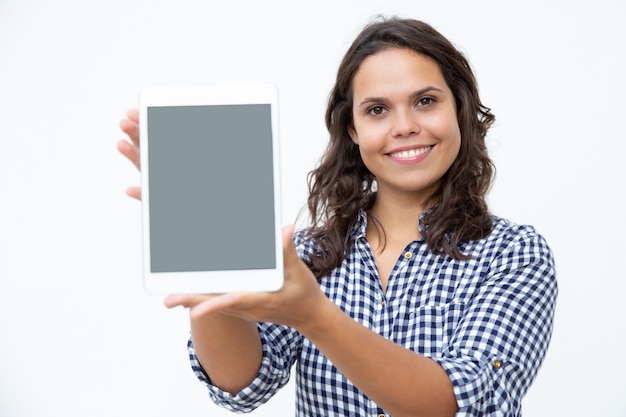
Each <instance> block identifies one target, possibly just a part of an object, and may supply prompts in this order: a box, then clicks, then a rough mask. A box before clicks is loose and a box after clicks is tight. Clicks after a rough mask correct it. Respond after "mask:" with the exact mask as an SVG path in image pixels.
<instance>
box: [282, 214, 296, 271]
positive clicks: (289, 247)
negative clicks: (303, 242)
mask: <svg viewBox="0 0 626 417" xmlns="http://www.w3.org/2000/svg"><path fill="white" fill-rule="evenodd" d="M293 232H294V225H293V224H290V225H287V226H284V227H283V258H284V259H283V260H284V262H285V266H288V265H291V264H293V262H298V261H300V258H299V257H298V253H297V252H296V247H295V245H294V244H293Z"/></svg>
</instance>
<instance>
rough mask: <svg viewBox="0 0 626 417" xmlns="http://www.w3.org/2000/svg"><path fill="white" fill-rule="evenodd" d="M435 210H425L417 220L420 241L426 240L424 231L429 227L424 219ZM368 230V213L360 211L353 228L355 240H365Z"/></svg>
mask: <svg viewBox="0 0 626 417" xmlns="http://www.w3.org/2000/svg"><path fill="white" fill-rule="evenodd" d="M433 208H434V207H431V208H429V209H428V210H424V212H423V213H422V214H420V216H419V218H418V220H417V229H418V230H419V232H420V236H422V237H421V238H420V240H424V239H423V236H424V230H425V229H427V226H426V225H425V224H424V217H426V215H427V214H428V213H430V212H431V211H432V210H433ZM366 230H367V212H366V211H365V210H364V209H360V210H359V214H358V216H357V220H356V223H355V224H354V226H353V227H352V236H353V238H354V240H358V239H360V238H364V237H365V231H366Z"/></svg>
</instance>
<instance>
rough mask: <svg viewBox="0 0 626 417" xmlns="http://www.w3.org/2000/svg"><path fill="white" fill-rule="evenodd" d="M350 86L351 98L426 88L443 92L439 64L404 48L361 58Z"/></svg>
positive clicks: (387, 50)
mask: <svg viewBox="0 0 626 417" xmlns="http://www.w3.org/2000/svg"><path fill="white" fill-rule="evenodd" d="M352 85H353V93H354V95H355V96H359V95H362V94H365V95H370V94H374V93H375V94H377V95H380V94H382V93H384V92H389V93H391V92H394V91H397V90H405V89H409V90H412V91H415V90H418V89H422V88H424V87H427V86H432V87H437V88H440V89H444V88H445V89H447V84H446V81H445V79H444V77H443V73H442V72H441V69H440V68H439V65H437V63H435V61H433V60H432V59H431V58H428V57H426V56H424V55H421V54H418V53H417V52H415V51H413V50H411V49H407V48H389V49H385V50H382V51H379V52H377V53H375V54H373V55H370V56H368V57H367V58H365V59H364V60H363V62H361V65H360V66H359V68H358V70H357V71H356V73H355V75H354V78H353V80H352Z"/></svg>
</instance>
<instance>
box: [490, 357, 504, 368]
mask: <svg viewBox="0 0 626 417" xmlns="http://www.w3.org/2000/svg"><path fill="white" fill-rule="evenodd" d="M492 365H493V368H494V369H500V368H502V362H500V361H499V360H498V359H496V360H495V361H493V363H492Z"/></svg>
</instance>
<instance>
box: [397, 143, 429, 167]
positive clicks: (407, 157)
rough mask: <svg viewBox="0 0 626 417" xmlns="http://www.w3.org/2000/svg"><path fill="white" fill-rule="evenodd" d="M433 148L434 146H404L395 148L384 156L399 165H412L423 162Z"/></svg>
mask: <svg viewBox="0 0 626 417" xmlns="http://www.w3.org/2000/svg"><path fill="white" fill-rule="evenodd" d="M434 147H435V145H420V146H405V147H401V148H396V149H394V150H392V151H391V152H388V153H387V154H386V155H387V156H388V157H389V158H390V159H391V160H393V161H394V162H397V163H400V164H414V163H417V162H421V161H423V160H424V159H425V158H426V157H427V156H428V155H429V154H430V152H431V151H432V150H433V148H434Z"/></svg>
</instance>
